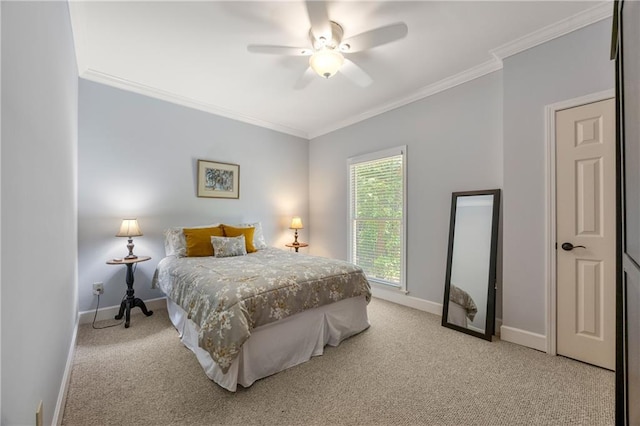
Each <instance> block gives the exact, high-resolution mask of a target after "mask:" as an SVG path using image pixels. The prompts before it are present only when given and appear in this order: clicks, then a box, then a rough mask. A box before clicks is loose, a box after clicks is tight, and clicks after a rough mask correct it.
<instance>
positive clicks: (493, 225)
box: [442, 189, 500, 341]
mask: <svg viewBox="0 0 640 426" xmlns="http://www.w3.org/2000/svg"><path fill="white" fill-rule="evenodd" d="M499 212H500V190H499V189H490V190H484V191H467V192H454V193H453V194H452V197H451V220H450V227H449V251H448V254H447V274H446V280H445V286H444V303H443V305H442V325H443V326H445V327H448V328H452V329H454V330H458V331H462V332H463V333H467V334H470V335H473V336H476V337H480V338H482V339H486V340H489V341H491V336H492V335H493V332H494V322H495V294H496V292H495V290H496V288H495V286H496V256H497V247H498V216H499Z"/></svg>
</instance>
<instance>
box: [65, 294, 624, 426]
mask: <svg viewBox="0 0 640 426" xmlns="http://www.w3.org/2000/svg"><path fill="white" fill-rule="evenodd" d="M369 316H370V321H371V328H369V329H368V330H367V331H365V332H363V333H361V334H359V335H358V336H354V337H352V338H350V339H348V340H346V341H344V342H343V343H342V344H341V345H340V346H339V347H337V348H331V347H328V348H326V350H325V354H324V355H323V356H320V357H315V358H313V359H312V360H311V361H310V362H307V363H305V364H302V365H299V366H297V367H293V368H290V369H289V370H286V371H283V372H281V373H278V374H276V375H273V376H271V377H268V378H265V379H262V380H259V381H258V382H256V383H254V385H253V386H251V387H250V388H247V389H244V388H242V387H239V391H238V392H236V393H231V392H228V391H226V390H223V389H222V388H220V387H219V386H218V385H216V384H215V383H213V382H211V381H210V380H209V379H208V378H207V377H206V376H205V374H204V372H203V371H202V369H201V367H200V365H199V364H198V362H197V361H196V358H195V356H194V355H193V354H192V353H191V351H189V350H188V349H186V348H185V347H184V346H182V344H181V343H180V340H179V339H178V335H177V332H176V331H175V329H174V328H173V326H172V325H171V323H170V322H169V319H168V317H167V312H166V310H157V311H156V312H155V313H154V315H153V316H151V317H148V318H147V317H144V316H142V315H135V316H133V317H132V321H131V328H129V329H124V328H123V327H114V328H110V329H104V330H94V329H92V328H91V325H82V326H81V327H80V329H79V330H78V345H77V350H76V355H75V360H74V366H73V371H72V375H71V385H70V389H69V394H68V398H67V404H66V408H65V412H64V418H63V424H64V425H69V426H70V425H83V426H84V425H133V424H146V425H214V424H222V425H227V424H243V425H249V424H251V425H253V424H263V425H327V424H328V425H337V424H362V425H368V424H384V425H387V424H388V425H414V424H422V425H525V424H526V425H566V424H582V425H610V424H613V423H614V373H612V372H610V371H606V370H602V369H600V368H596V367H593V366H589V365H586V364H582V363H579V362H576V361H572V360H569V359H566V358H562V357H552V356H549V355H546V354H544V353H541V352H538V351H535V350H532V349H528V348H525V347H522V346H518V345H514V344H510V343H507V342H501V341H494V342H492V343H490V342H486V341H483V340H481V339H477V338H474V337H471V336H467V335H465V334H462V333H458V332H456V331H453V330H450V329H447V328H444V327H441V326H440V317H438V316H435V315H431V314H427V313H425V312H421V311H417V310H414V309H410V308H406V307H403V306H399V305H396V304H392V303H389V302H385V301H381V300H378V299H374V300H372V302H371V304H370V305H369Z"/></svg>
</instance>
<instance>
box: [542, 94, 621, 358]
mask: <svg viewBox="0 0 640 426" xmlns="http://www.w3.org/2000/svg"><path fill="white" fill-rule="evenodd" d="M612 98H615V90H614V89H610V90H604V91H602V92H597V93H592V94H589V95H585V96H580V97H578V98H573V99H568V100H566V101H561V102H557V103H554V104H550V105H546V106H545V107H544V111H545V120H544V121H545V122H544V124H545V149H546V157H545V192H546V197H545V210H546V214H545V230H546V232H545V277H546V285H545V293H546V294H545V300H546V303H545V305H546V311H547V312H546V317H545V319H546V321H545V327H546V334H547V353H548V354H549V355H557V352H556V350H557V349H556V346H557V342H556V339H557V330H556V326H557V297H556V291H557V282H556V280H557V272H556V271H557V269H556V268H557V264H556V262H557V259H556V251H557V250H556V247H555V243H556V112H557V111H560V110H563V109H569V108H574V107H578V106H581V105H586V104H591V103H594V102H599V101H604V100H607V99H612ZM616 131H617V129H616ZM616 238H617V237H616Z"/></svg>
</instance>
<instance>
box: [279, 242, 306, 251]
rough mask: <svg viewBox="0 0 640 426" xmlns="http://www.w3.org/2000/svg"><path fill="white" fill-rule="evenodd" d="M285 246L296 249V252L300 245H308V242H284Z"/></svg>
mask: <svg viewBox="0 0 640 426" xmlns="http://www.w3.org/2000/svg"><path fill="white" fill-rule="evenodd" d="M285 246H287V247H291V248H294V249H296V253H297V252H298V249H299V248H300V247H309V244H307V243H298V244H285Z"/></svg>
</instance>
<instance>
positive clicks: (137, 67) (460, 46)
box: [70, 1, 612, 138]
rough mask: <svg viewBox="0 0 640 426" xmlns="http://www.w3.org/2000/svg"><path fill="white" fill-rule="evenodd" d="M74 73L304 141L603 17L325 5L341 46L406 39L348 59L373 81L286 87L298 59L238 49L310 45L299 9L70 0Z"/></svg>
mask: <svg viewBox="0 0 640 426" xmlns="http://www.w3.org/2000/svg"><path fill="white" fill-rule="evenodd" d="M70 9H71V17H72V25H73V32H74V37H75V43H76V51H77V58H78V66H79V70H80V76H81V77H83V78H86V79H89V80H93V81H98V82H102V83H106V84H110V85H113V86H116V87H121V88H124V89H127V90H132V91H135V92H138V93H143V94H146V95H150V96H154V97H157V98H160V99H165V100H168V101H172V102H176V103H179V104H183V105H187V106H190V107H194V108H198V109H202V110H205V111H210V112H213V113H215V114H218V115H222V116H225V117H230V118H234V119H237V120H241V121H245V122H249V123H253V124H257V125H260V126H263V127H267V128H271V129H274V130H277V131H281V132H285V133H290V134H293V135H297V136H301V137H304V138H313V137H316V136H319V135H322V134H324V133H327V132H330V131H332V130H335V129H338V128H340V127H344V126H346V125H349V124H352V123H355V122H358V121H360V120H363V119H366V118H368V117H371V116H373V115H376V114H379V113H381V112H384V111H387V110H390V109H393V108H395V107H398V106H401V105H404V104H407V103H409V102H412V101H415V100H417V99H420V98H423V97H425V96H428V95H430V94H433V93H436V92H438V91H440V90H443V89H444V88H447V87H451V86H454V85H456V84H460V83H462V82H464V81H468V80H470V79H472V78H475V77H478V76H480V75H483V74H486V73H487V72H491V71H495V70H497V69H500V68H501V67H502V59H503V58H504V57H506V56H509V55H511V54H513V53H517V52H519V51H522V50H524V49H526V48H529V47H532V46H534V45H537V44H539V43H541V42H544V41H547V40H549V39H551V38H553V37H556V36H558V35H562V34H565V33H567V32H569V31H571V30H574V29H576V28H580V27H582V26H584V25H588V24H589V23H592V22H596V21H598V20H601V19H603V18H605V17H606V16H609V15H610V14H611V9H612V6H611V4H610V3H609V2H594V1H569V2H561V1H537V2H524V1H498V2H485V1H469V2H457V1H444V2H443V1H409V2H404V1H373V2H356V1H331V2H327V10H328V13H329V17H330V19H332V20H334V21H336V22H338V23H339V24H340V25H341V26H342V27H343V29H344V33H345V38H348V37H351V36H353V35H356V34H359V33H362V32H364V31H368V30H371V29H374V28H377V27H380V26H385V25H389V24H393V23H396V22H405V23H406V24H407V25H408V27H409V33H408V35H407V37H406V38H404V39H401V40H398V41H395V42H392V43H389V44H386V45H382V46H378V47H375V48H373V49H370V50H368V51H364V52H358V53H351V54H349V55H346V56H347V57H348V58H349V59H351V60H352V61H353V62H355V63H357V64H358V65H359V66H360V67H362V68H363V69H364V70H365V71H366V72H367V73H368V74H369V75H370V76H371V77H372V78H373V80H374V82H373V84H371V85H370V86H369V87H366V88H361V87H359V86H357V85H355V84H353V83H352V82H351V81H350V80H348V79H347V78H345V77H344V76H343V75H341V74H339V73H338V74H337V75H336V76H334V77H332V78H330V79H328V80H325V79H322V78H321V77H319V76H318V77H316V78H314V79H313V80H312V81H311V84H309V85H308V86H307V87H306V88H304V89H302V90H295V89H294V85H295V84H296V82H297V81H298V79H299V78H300V76H301V75H302V74H303V73H304V71H305V70H306V68H307V67H308V58H307V57H284V56H274V55H262V54H254V53H249V52H247V49H246V46H247V45H249V44H268V45H283V46H300V47H306V46H308V45H309V38H308V32H309V27H310V24H309V18H308V16H307V11H306V5H305V3H304V2H303V1H291V2H285V1H257V2H246V1H228V2H221V1H200V2H182V1H175V2H167V1H160V2H149V1H143V2H130V1H122V2H111V1H109V2H98V1H72V2H70Z"/></svg>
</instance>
